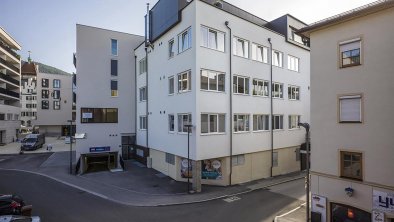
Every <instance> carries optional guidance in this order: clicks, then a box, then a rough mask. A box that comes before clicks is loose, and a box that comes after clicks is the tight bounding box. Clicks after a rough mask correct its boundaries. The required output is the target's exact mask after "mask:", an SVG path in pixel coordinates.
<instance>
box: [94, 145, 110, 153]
mask: <svg viewBox="0 0 394 222" xmlns="http://www.w3.org/2000/svg"><path fill="white" fill-rule="evenodd" d="M110 150H111V147H109V146H101V147H90V148H89V152H91V153H96V152H107V151H110Z"/></svg>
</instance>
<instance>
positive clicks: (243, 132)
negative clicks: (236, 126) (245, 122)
mask: <svg viewBox="0 0 394 222" xmlns="http://www.w3.org/2000/svg"><path fill="white" fill-rule="evenodd" d="M233 133H234V134H246V133H250V131H237V132H233Z"/></svg>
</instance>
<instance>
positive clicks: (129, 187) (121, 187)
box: [0, 152, 304, 207]
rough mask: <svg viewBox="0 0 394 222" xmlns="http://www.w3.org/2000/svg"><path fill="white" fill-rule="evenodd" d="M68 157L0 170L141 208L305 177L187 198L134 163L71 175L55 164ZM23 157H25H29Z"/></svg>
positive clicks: (214, 189)
mask: <svg viewBox="0 0 394 222" xmlns="http://www.w3.org/2000/svg"><path fill="white" fill-rule="evenodd" d="M67 155H68V153H67V152H63V153H54V154H52V155H51V156H49V158H47V159H46V160H45V161H44V162H42V163H41V164H40V166H39V167H29V168H26V167H23V168H21V167H17V166H16V165H10V164H9V165H8V166H7V165H6V164H5V165H4V164H2V162H0V168H1V169H5V168H6V169H12V170H19V171H24V172H31V173H36V174H39V175H41V176H45V177H49V178H51V179H54V180H56V181H58V182H60V183H63V184H66V185H69V186H72V187H74V188H76V189H79V190H82V191H84V192H87V193H90V194H93V195H96V196H99V197H101V198H105V199H108V200H111V201H113V202H117V203H121V204H125V205H130V206H141V207H147V206H164V205H177V204H187V203H197V202H204V201H209V200H214V199H220V198H224V197H230V196H234V195H237V194H242V193H247V192H251V191H253V190H257V189H263V188H267V187H270V186H273V185H275V184H280V183H284V182H287V181H292V180H297V179H300V178H303V177H304V174H303V173H300V172H298V173H293V174H289V175H284V176H278V177H274V178H269V179H263V180H258V181H253V182H250V183H245V184H242V185H234V186H230V187H218V186H208V185H203V186H202V192H201V193H194V194H187V184H186V183H183V182H177V181H174V180H173V179H171V178H169V177H168V176H165V175H164V174H161V173H160V172H158V171H156V170H153V169H148V168H146V167H144V166H141V164H138V163H137V162H135V161H127V163H126V165H127V167H126V169H127V170H126V171H121V172H107V171H106V172H97V173H90V174H84V175H70V174H69V165H68V164H67V163H69V162H68V161H62V164H61V163H59V162H58V161H54V160H56V159H62V158H63V159H66V160H68V158H66V156H67ZM25 156H26V157H28V155H25Z"/></svg>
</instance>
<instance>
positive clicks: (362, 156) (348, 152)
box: [339, 150, 364, 181]
mask: <svg viewBox="0 0 394 222" xmlns="http://www.w3.org/2000/svg"><path fill="white" fill-rule="evenodd" d="M346 154H347V155H350V156H351V160H350V162H351V163H352V162H353V155H359V158H360V161H359V163H360V176H354V175H345V172H344V171H345V169H344V166H345V164H344V161H348V160H345V158H344V156H345V155H346ZM363 158H364V155H363V153H362V152H357V151H349V150H340V151H339V159H340V162H339V165H340V167H339V168H340V169H339V173H340V177H341V178H346V179H351V180H357V181H363V178H364V169H363V167H364V163H363V162H364V159H363ZM355 162H357V161H355ZM350 167H351V166H350Z"/></svg>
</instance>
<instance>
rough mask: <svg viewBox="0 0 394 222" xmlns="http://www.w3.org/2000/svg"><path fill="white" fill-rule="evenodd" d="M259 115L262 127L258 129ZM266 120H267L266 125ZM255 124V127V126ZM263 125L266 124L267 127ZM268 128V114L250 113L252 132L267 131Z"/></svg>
mask: <svg viewBox="0 0 394 222" xmlns="http://www.w3.org/2000/svg"><path fill="white" fill-rule="evenodd" d="M259 116H262V117H263V118H262V121H263V123H262V126H263V129H259V126H260V124H259V118H258V117H259ZM255 117H256V125H255V121H254V120H255ZM266 121H268V125H266ZM255 126H256V128H255ZM265 126H268V127H267V128H265ZM269 130H270V115H269V114H253V115H252V131H253V132H263V131H269Z"/></svg>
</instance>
